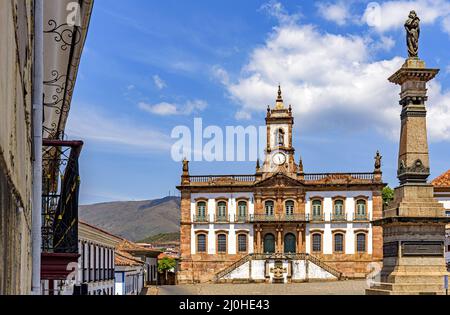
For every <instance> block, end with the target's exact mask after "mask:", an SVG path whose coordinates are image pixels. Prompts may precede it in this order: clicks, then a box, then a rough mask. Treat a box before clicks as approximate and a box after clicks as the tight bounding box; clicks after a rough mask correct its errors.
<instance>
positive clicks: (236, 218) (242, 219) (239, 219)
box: [234, 215, 250, 223]
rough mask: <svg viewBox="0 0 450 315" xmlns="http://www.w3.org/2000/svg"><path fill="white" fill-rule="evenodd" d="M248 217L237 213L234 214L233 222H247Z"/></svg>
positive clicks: (248, 220)
mask: <svg viewBox="0 0 450 315" xmlns="http://www.w3.org/2000/svg"><path fill="white" fill-rule="evenodd" d="M248 222H250V218H249V216H247V215H237V216H234V223H248Z"/></svg>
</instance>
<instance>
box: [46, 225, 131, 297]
mask: <svg viewBox="0 0 450 315" xmlns="http://www.w3.org/2000/svg"><path fill="white" fill-rule="evenodd" d="M121 240H122V239H121V238H119V237H117V236H115V235H113V234H110V233H108V232H106V231H104V230H102V229H100V228H98V227H95V226H93V225H90V224H88V223H85V222H79V223H78V253H79V255H80V257H79V258H78V266H76V265H75V266H73V267H74V268H73V270H74V272H73V273H72V274H71V275H69V278H68V280H65V281H53V283H51V281H44V282H43V290H44V294H50V295H114V288H115V286H114V269H115V264H114V259H115V257H114V255H115V254H114V252H115V247H116V246H117V245H118V244H119V242H120V241H121ZM75 268H76V269H75Z"/></svg>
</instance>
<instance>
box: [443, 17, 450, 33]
mask: <svg viewBox="0 0 450 315" xmlns="http://www.w3.org/2000/svg"><path fill="white" fill-rule="evenodd" d="M442 30H443V31H444V32H445V33H447V34H448V35H450V15H449V16H446V17H445V18H444V19H443V20H442Z"/></svg>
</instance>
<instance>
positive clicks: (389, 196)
mask: <svg viewBox="0 0 450 315" xmlns="http://www.w3.org/2000/svg"><path fill="white" fill-rule="evenodd" d="M392 200H394V190H393V189H392V188H391V187H389V186H386V187H384V188H383V207H387V205H388V204H389V202H391V201H392Z"/></svg>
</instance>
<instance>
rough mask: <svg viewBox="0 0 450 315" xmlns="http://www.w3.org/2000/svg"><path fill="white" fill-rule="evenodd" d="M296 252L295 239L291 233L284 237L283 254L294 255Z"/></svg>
mask: <svg viewBox="0 0 450 315" xmlns="http://www.w3.org/2000/svg"><path fill="white" fill-rule="evenodd" d="M296 252H297V244H296V237H295V235H294V234H292V233H288V234H286V235H285V236H284V253H286V254H288V253H290V254H295V253H296Z"/></svg>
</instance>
